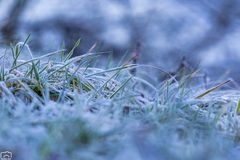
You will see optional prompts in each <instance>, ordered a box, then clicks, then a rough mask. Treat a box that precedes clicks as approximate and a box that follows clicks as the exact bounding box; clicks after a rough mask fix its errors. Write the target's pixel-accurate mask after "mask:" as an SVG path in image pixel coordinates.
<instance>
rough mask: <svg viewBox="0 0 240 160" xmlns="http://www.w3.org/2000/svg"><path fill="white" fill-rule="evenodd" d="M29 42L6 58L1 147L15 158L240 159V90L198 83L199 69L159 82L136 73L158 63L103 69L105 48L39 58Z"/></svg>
mask: <svg viewBox="0 0 240 160" xmlns="http://www.w3.org/2000/svg"><path fill="white" fill-rule="evenodd" d="M22 45H23V43H19V44H18V45H16V46H15V47H13V48H12V52H11V51H10V50H9V51H8V52H6V53H7V54H5V56H1V59H0V60H1V72H0V73H1V74H0V110H1V111H0V121H1V127H0V150H1V151H5V150H8V151H11V152H12V153H13V156H14V158H13V159H16V160H22V159H26V160H28V159H29V160H30V159H36V160H37V159H44V160H45V159H46V160H63V159H86V160H98V159H99V160H103V159H104V160H106V159H109V160H125V159H134V160H169V159H171V160H175V159H176V160H179V159H184V160H193V159H194V160H197V159H199V160H202V159H206V160H207V159H209V160H229V159H231V160H237V159H238V158H239V156H240V155H239V153H240V150H239V147H240V146H239V127H240V126H239V115H238V114H239V108H240V106H239V107H237V106H238V103H239V96H240V92H239V91H234V90H229V89H228V90H225V91H216V90H214V89H213V91H211V92H210V91H208V90H207V89H205V88H204V86H203V85H199V86H198V87H196V86H195V85H194V86H192V83H191V81H194V79H198V78H197V77H198V75H199V74H200V73H198V72H194V73H192V74H190V75H185V76H181V79H180V80H176V78H175V76H171V75H169V74H167V73H165V74H166V75H167V77H168V78H167V79H166V80H164V81H161V82H159V83H158V85H153V84H151V83H150V82H148V81H146V80H145V79H142V78H140V77H138V76H137V75H135V74H134V73H133V69H134V68H136V69H137V72H143V71H144V68H145V67H150V66H146V65H145V66H143V65H134V64H131V63H126V62H130V61H127V59H125V60H123V63H120V64H121V65H116V66H112V67H111V68H109V67H107V68H106V67H105V68H104V69H103V68H96V67H95V64H96V63H93V62H96V60H97V59H98V57H99V56H100V55H101V54H98V53H88V54H85V55H82V56H78V57H73V58H71V54H72V52H70V53H69V54H63V52H64V51H56V52H53V53H48V54H46V55H44V56H40V57H36V56H34V55H32V54H31V52H29V51H28V50H27V49H22V47H20V46H22ZM25 48H27V47H25ZM21 54H23V55H27V57H29V58H28V59H27V60H23V59H21V58H19V57H20V55H21ZM6 59H8V60H7V61H6ZM6 62H7V63H8V64H6ZM124 62H125V63H124ZM4 64H6V65H5V66H4ZM150 68H151V69H156V68H153V67H150ZM158 71H159V72H162V70H160V69H158ZM226 83H227V82H226ZM228 83H231V82H228ZM227 85H228V84H225V86H227ZM212 86H213V87H214V86H215V88H216V87H217V85H215V84H214V85H212ZM208 92H210V93H208Z"/></svg>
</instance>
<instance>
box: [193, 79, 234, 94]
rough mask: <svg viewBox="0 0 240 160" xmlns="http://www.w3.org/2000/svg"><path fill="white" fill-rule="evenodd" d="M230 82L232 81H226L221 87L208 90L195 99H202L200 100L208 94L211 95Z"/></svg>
mask: <svg viewBox="0 0 240 160" xmlns="http://www.w3.org/2000/svg"><path fill="white" fill-rule="evenodd" d="M229 82H231V80H227V81H225V82H223V83H220V84H219V85H217V86H215V87H212V88H210V89H208V90H206V91H205V92H203V93H202V94H200V95H198V96H197V97H195V99H200V98H202V97H204V96H206V95H207V94H209V93H211V92H213V91H215V90H217V89H219V88H221V87H222V86H224V85H225V84H227V83H229Z"/></svg>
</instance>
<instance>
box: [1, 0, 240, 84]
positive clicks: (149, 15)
mask: <svg viewBox="0 0 240 160" xmlns="http://www.w3.org/2000/svg"><path fill="white" fill-rule="evenodd" d="M29 33H31V42H30V47H31V48H32V50H33V51H34V52H35V53H46V52H48V51H52V50H56V49H58V48H60V46H61V44H62V43H63V42H64V43H65V45H66V48H68V49H70V48H71V46H72V45H73V44H74V42H75V41H76V40H77V39H78V38H81V40H82V42H81V46H80V49H79V50H78V51H77V52H76V53H75V55H78V54H84V53H85V52H87V51H88V50H89V48H91V46H92V45H94V44H95V43H97V50H98V51H109V50H111V51H112V52H113V55H114V57H116V59H118V58H119V57H121V56H123V54H124V53H126V52H129V54H131V52H133V51H134V50H136V48H137V50H138V52H139V54H140V59H139V63H144V64H151V65H154V66H159V67H163V68H165V69H166V70H167V71H175V70H176V69H177V68H178V67H179V64H181V63H183V59H184V63H187V64H188V65H189V66H191V67H193V68H200V69H201V71H202V72H203V73H206V75H208V77H209V79H210V80H213V79H214V78H215V79H226V78H229V77H230V78H233V79H235V80H236V81H238V82H240V74H239V73H240V72H239V71H240V69H239V68H238V66H239V65H240V45H239V39H240V1H239V0H68V1H62V0H0V44H1V48H4V47H5V46H6V45H9V44H10V43H15V42H18V41H20V40H21V41H22V40H24V39H25V38H26V37H27V35H28V34H29ZM136 46H138V47H136Z"/></svg>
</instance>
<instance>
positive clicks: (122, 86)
mask: <svg viewBox="0 0 240 160" xmlns="http://www.w3.org/2000/svg"><path fill="white" fill-rule="evenodd" d="M131 79H132V77H129V78H128V79H127V80H126V81H125V82H124V83H123V84H122V85H121V86H120V87H119V88H118V89H117V90H116V91H115V92H114V93H113V94H112V95H111V96H110V98H113V97H114V96H115V95H116V94H117V93H118V92H119V91H120V90H121V89H123V88H124V87H125V86H126V84H127V83H128V82H129V81H130V80H131Z"/></svg>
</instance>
